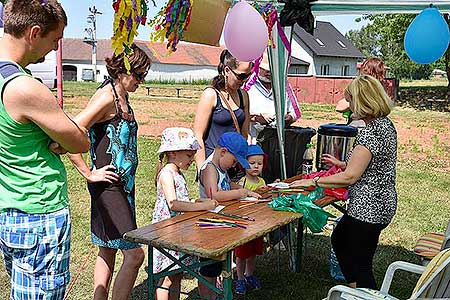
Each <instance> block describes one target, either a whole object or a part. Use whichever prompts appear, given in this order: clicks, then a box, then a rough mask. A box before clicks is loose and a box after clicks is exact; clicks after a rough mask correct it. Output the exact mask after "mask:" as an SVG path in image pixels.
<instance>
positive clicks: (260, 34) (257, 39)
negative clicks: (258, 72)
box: [223, 1, 269, 61]
mask: <svg viewBox="0 0 450 300" xmlns="http://www.w3.org/2000/svg"><path fill="white" fill-rule="evenodd" d="M223 36H224V40H225V45H226V46H227V49H228V50H229V51H230V53H231V54H232V55H233V56H234V57H236V58H237V59H238V60H240V61H253V60H255V59H257V58H258V57H260V56H261V55H262V54H263V52H264V50H265V49H266V48H267V41H268V39H269V34H268V32H267V26H266V23H265V22H264V19H263V18H262V17H261V15H260V14H259V13H258V11H257V10H255V9H254V8H253V7H252V6H251V5H250V4H248V3H247V2H246V1H240V2H238V3H237V4H236V5H235V6H233V8H232V9H231V10H230V12H229V13H228V16H227V18H226V20H225V25H224V29H223Z"/></svg>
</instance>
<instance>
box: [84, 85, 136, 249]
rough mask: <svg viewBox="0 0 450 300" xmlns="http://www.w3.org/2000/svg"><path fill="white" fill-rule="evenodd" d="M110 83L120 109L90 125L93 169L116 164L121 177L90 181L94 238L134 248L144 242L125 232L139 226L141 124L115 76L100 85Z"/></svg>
mask: <svg viewBox="0 0 450 300" xmlns="http://www.w3.org/2000/svg"><path fill="white" fill-rule="evenodd" d="M107 84H111V85H112V87H113V91H114V94H115V104H116V110H117V113H116V115H115V116H114V117H113V118H112V119H110V120H107V121H105V122H101V123H97V124H94V126H92V127H91V128H90V129H89V138H90V141H91V149H90V155H91V160H92V167H91V169H94V168H97V169H99V168H102V167H104V166H106V165H113V166H114V167H115V168H116V170H115V172H116V173H117V174H118V175H120V180H119V181H117V182H115V183H112V184H110V183H107V182H96V183H88V189H89V193H90V195H91V238H92V242H93V243H94V244H95V245H97V246H101V247H106V248H113V249H132V248H137V247H140V245H139V244H137V243H132V242H129V241H126V240H124V239H123V238H122V237H123V234H124V233H126V232H128V231H130V230H133V229H136V228H137V226H136V211H135V199H134V192H135V174H136V169H137V166H138V156H137V129H138V124H137V122H136V120H135V119H134V114H133V110H132V108H131V106H130V104H129V103H128V99H127V106H128V112H124V111H122V109H121V106H120V105H119V97H118V95H117V92H116V90H115V88H114V84H113V81H112V80H107V81H105V82H104V83H103V85H102V86H101V87H100V88H102V87H104V86H105V85H107Z"/></svg>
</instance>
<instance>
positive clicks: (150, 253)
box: [147, 246, 155, 300]
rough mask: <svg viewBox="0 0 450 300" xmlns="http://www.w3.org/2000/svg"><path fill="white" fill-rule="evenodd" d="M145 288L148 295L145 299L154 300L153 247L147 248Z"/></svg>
mask: <svg viewBox="0 0 450 300" xmlns="http://www.w3.org/2000/svg"><path fill="white" fill-rule="evenodd" d="M147 274H148V279H147V286H148V293H147V299H148V300H153V299H155V283H154V274H153V247H152V246H148V266H147Z"/></svg>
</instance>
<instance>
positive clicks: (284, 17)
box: [280, 0, 317, 34]
mask: <svg viewBox="0 0 450 300" xmlns="http://www.w3.org/2000/svg"><path fill="white" fill-rule="evenodd" d="M315 1H317V0H280V2H282V3H285V5H284V8H283V10H282V11H281V13H280V22H281V26H282V27H285V26H292V25H294V24H295V23H297V24H298V25H299V26H300V27H301V28H303V29H305V31H306V32H308V33H309V34H313V31H314V16H313V14H312V12H311V2H315Z"/></svg>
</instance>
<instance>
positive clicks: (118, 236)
mask: <svg viewBox="0 0 450 300" xmlns="http://www.w3.org/2000/svg"><path fill="white" fill-rule="evenodd" d="M131 49H132V51H133V52H132V54H130V55H129V63H130V72H128V71H127V69H126V67H125V63H124V53H121V54H119V55H113V56H112V57H111V58H108V59H106V68H107V70H108V74H109V76H110V77H109V78H108V79H106V80H105V81H104V82H103V84H102V85H101V86H100V87H99V88H98V90H97V92H96V93H95V94H94V96H92V98H91V100H90V101H89V103H88V105H87V106H86V108H85V109H84V110H83V111H82V112H80V114H78V116H77V117H76V118H75V120H76V122H77V123H78V124H83V125H82V126H85V127H86V128H88V129H89V138H90V140H91V148H90V156H91V160H92V165H91V168H89V167H88V166H87V164H86V162H85V161H84V159H83V157H82V156H81V155H70V156H69V157H70V159H71V161H72V162H73V164H74V165H75V167H76V169H77V170H78V171H79V172H80V174H81V175H82V176H83V177H85V178H86V179H87V182H88V189H89V193H90V195H91V239H92V242H93V243H94V244H95V245H96V246H98V247H99V252H98V255H97V259H96V263H95V269H94V300H100V299H102V300H104V299H107V298H108V293H109V288H110V282H111V278H112V274H113V273H114V264H115V260H116V254H117V250H120V251H121V252H122V254H123V262H122V266H121V267H120V270H119V272H118V273H117V276H116V279H115V282H114V286H113V290H112V299H114V300H126V299H129V297H130V294H131V290H132V288H133V285H134V282H135V280H136V276H137V274H138V271H139V268H140V266H141V265H142V263H143V261H144V251H143V250H142V248H141V246H140V245H139V244H137V243H132V242H129V241H126V240H124V239H123V238H122V236H123V234H124V233H125V232H127V231H130V230H133V229H136V227H137V226H136V213H135V203H134V189H135V185H134V181H135V174H136V169H137V166H138V156H137V129H138V124H137V122H136V120H135V118H134V113H133V109H132V108H131V106H130V103H129V93H132V92H135V91H136V89H137V88H138V86H139V84H140V83H142V82H143V81H144V79H145V76H146V75H147V73H148V70H149V68H150V66H151V59H150V57H149V56H148V55H147V54H146V53H145V52H144V51H143V50H141V49H140V48H138V47H137V46H136V45H135V44H133V45H132V47H131Z"/></svg>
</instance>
